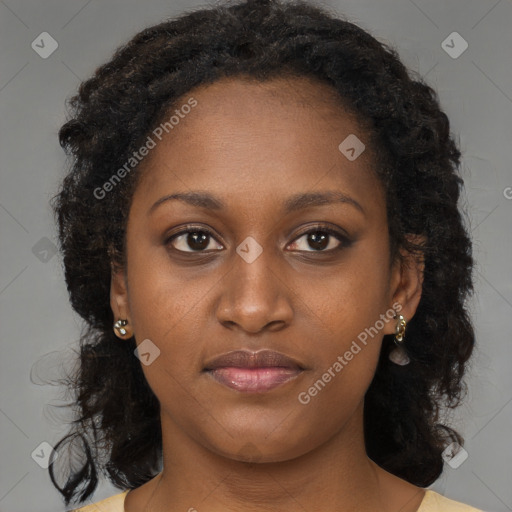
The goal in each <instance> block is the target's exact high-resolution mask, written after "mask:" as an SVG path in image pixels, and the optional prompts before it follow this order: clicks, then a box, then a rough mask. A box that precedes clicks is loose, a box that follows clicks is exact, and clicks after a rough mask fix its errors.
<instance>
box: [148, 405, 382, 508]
mask: <svg viewBox="0 0 512 512" xmlns="http://www.w3.org/2000/svg"><path fill="white" fill-rule="evenodd" d="M161 419H162V437H163V463H164V469H163V471H162V473H161V475H160V477H159V482H158V489H156V490H155V491H156V492H155V493H154V495H153V497H152V498H151V510H155V511H156V510H162V511H163V510H192V511H193V510H194V509H196V510H199V511H201V512H203V511H204V512H206V511H208V512H217V511H221V510H222V511H224V512H226V511H229V512H239V511H244V512H251V511H257V510H258V511H261V509H262V506H263V507H265V508H267V507H266V506H268V508H270V509H271V510H272V511H275V512H281V511H282V512H284V511H289V510H291V509H297V508H298V509H303V510H316V509H317V508H318V504H319V500H320V501H321V504H322V510H323V511H324V512H329V511H333V512H334V511H336V512H340V511H343V512H353V511H356V510H358V511H362V510H384V509H385V508H387V507H383V506H382V500H383V496H382V494H381V492H380V487H381V482H380V479H379V475H378V466H376V464H374V463H373V462H372V461H371V460H370V459H369V458H368V457H367V455H366V451H365V447H364V437H363V404H362V403H361V404H360V407H358V409H357V410H356V412H355V414H354V415H353V416H352V418H351V420H350V421H349V422H348V423H347V424H346V425H345V426H344V427H343V428H342V429H341V430H340V431H339V432H338V433H337V434H336V435H335V436H334V437H333V438H331V439H330V440H329V441H328V442H326V443H324V444H323V445H321V446H319V447H317V448H315V449H313V450H311V451H308V452H307V453H306V454H304V455H302V456H299V457H296V458H294V459H292V460H287V461H284V462H265V463H251V462H240V461H236V460H233V459H231V458H228V457H225V456H221V455H218V454H216V453H214V452H213V451H212V450H209V449H207V448H206V447H204V446H203V445H202V444H200V443H198V442H196V441H195V440H194V439H191V438H190V437H189V436H188V435H187V434H186V433H185V432H183V431H182V430H181V429H180V428H179V427H178V426H177V425H176V424H175V423H174V422H173V421H172V419H171V418H169V417H168V416H166V414H165V413H162V418H161Z"/></svg>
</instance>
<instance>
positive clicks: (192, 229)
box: [165, 225, 352, 254]
mask: <svg viewBox="0 0 512 512" xmlns="http://www.w3.org/2000/svg"><path fill="white" fill-rule="evenodd" d="M188 233H201V234H205V235H208V236H209V237H210V238H213V239H214V240H216V238H215V235H214V234H213V233H212V232H211V231H210V230H208V229H206V228H204V227H199V226H185V229H183V230H182V231H179V232H177V233H174V234H173V235H172V236H170V237H168V238H167V239H166V241H165V245H171V242H173V240H174V239H176V238H178V237H179V236H181V235H186V234H188ZM311 233H325V234H327V235H330V236H332V237H334V238H336V239H337V240H338V241H339V242H340V244H339V245H338V246H337V247H335V248H334V249H328V250H318V251H315V250H311V251H298V252H305V253H317V254H319V253H320V254H322V253H323V254H326V253H327V254H330V253H334V252H336V251H338V250H340V249H342V248H344V247H348V246H349V245H350V244H351V243H352V242H351V240H349V238H348V237H347V236H345V235H344V234H343V233H341V232H339V231H338V230H335V229H333V228H331V227H329V226H322V225H318V226H313V227H312V228H309V229H308V230H307V231H304V232H302V233H300V234H299V235H298V236H297V237H296V238H294V239H293V241H292V242H291V243H295V242H296V241H297V240H300V239H301V238H302V237H303V236H304V235H309V234H311ZM173 250H175V251H177V252H178V253H185V254H201V253H204V254H208V253H210V252H211V251H205V250H202V251H194V250H190V251H182V250H180V249H175V248H174V247H173ZM213 252H218V251H217V250H215V251H213Z"/></svg>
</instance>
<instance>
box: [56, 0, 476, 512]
mask: <svg viewBox="0 0 512 512" xmlns="http://www.w3.org/2000/svg"><path fill="white" fill-rule="evenodd" d="M71 105H72V108H73V111H72V117H71V119H70V120H68V122H66V124H65V125H64V126H63V127H62V128H61V131H60V133H59V136H60V142H61V144H62V146H63V147H64V148H65V149H66V150H67V151H68V153H69V154H70V155H71V158H72V167H71V170H70V172H69V174H68V176H67V177H66V178H65V179H64V181H63V183H62V187H61V189H60V192H59V194H58V195H57V196H56V197H55V198H54V203H53V207H54V209H55V214H56V219H57V222H58V226H59V233H60V240H61V250H62V252H63V255H64V265H65V276H66V281H67V284H68V289H69V292H70V300H71V303H72V305H73V307H74V309H75V310H76V311H77V312H78V313H79V314H80V315H81V316H82V317H83V318H84V319H85V320H86V322H87V326H88V329H87V331H86V332H85V333H84V334H83V337H82V342H81V352H80V359H79V360H80V365H79V367H77V370H76V372H75V374H74V375H73V376H72V378H71V379H70V386H71V388H72V389H73V390H75V392H76V402H77V404H78V407H79V417H77V419H76V421H75V424H74V426H73V429H72V431H71V432H70V433H69V435H68V436H66V438H64V439H63V440H62V441H61V442H60V443H59V444H58V445H57V446H56V450H57V451H58V452H61V453H63V448H64V447H66V446H67V445H70V446H69V448H70V449H72V450H73V454H74V459H73V464H71V462H67V459H66V457H64V456H62V457H59V458H58V460H57V461H56V462H55V463H54V464H52V465H51V466H50V475H51V478H52V481H53V482H54V484H55V485H56V486H57V488H58V489H59V490H60V491H61V493H62V495H63V497H64V499H65V502H66V504H69V503H70V502H71V500H73V499H75V500H77V501H78V502H81V503H82V504H83V502H84V501H85V500H86V499H87V498H88V497H89V496H90V495H91V494H92V493H93V492H94V490H95V488H96V485H97V482H98V475H99V473H104V474H106V475H107V476H108V477H109V478H110V480H111V481H112V482H113V484H114V485H115V486H117V487H119V488H120V489H123V491H124V492H122V493H120V494H117V495H116V496H114V497H112V498H109V499H108V500H103V501H101V502H99V503H97V504H96V505H92V506H85V507H83V508H81V509H80V510H82V511H91V510H96V509H97V508H98V509H100V510H102V511H105V512H106V511H115V512H122V511H125V512H135V511H139V512H140V511H149V510H151V511H171V510H172V511H174V510H189V511H193V510H198V511H208V512H213V511H220V510H223V511H224V510H230V511H252V510H254V511H257V510H258V511H259V510H269V509H270V510H273V511H285V510H286V511H288V510H292V509H293V510H295V509H302V510H311V511H313V510H322V511H343V512H349V511H356V510H357V511H358V512H367V511H376V510H379V511H390V512H391V511H398V510H400V511H401V512H427V511H443V512H447V511H475V510H476V509H475V508H472V507H470V506H468V505H464V504H462V503H458V502H455V501H453V500H450V499H447V498H445V497H443V496H441V495H440V494H438V493H436V492H434V491H431V490H425V489H424V488H425V487H427V486H429V485H430V484H432V483H433V482H434V481H435V480H436V479H437V478H438V477H439V476H440V474H441V472H442V470H443V462H444V460H450V457H453V456H456V453H457V452H458V451H460V450H461V445H462V443H463V439H462V437H461V436H460V435H459V434H458V433H457V432H456V431H454V430H453V429H451V428H450V427H449V426H447V425H443V424H442V417H441V412H440V411H441V408H442V407H443V406H449V407H454V406H456V405H457V404H458V402H459V401H460V399H461V396H462V391H463V389H464V387H463V382H462V377H463V375H464V370H465V366H466V363H467V361H468V359H469V358H470V355H471V352H472V349H473V346H474V333H473V328H472V326H471V322H470V320H469V317H468V314H467V311H466V309H465V307H464V303H465V300H466V298H467V296H468V294H469V293H470V292H471V291H472V277H471V271H472V265H473V260H472V256H471V242H470V240H469V237H468V234H467V231H466V229H465V228H464V226H463V223H462V220H461V214H460V211H459V209H458V198H459V193H460V189H461V187H462V180H461V178H460V177H459V175H458V174H457V168H458V165H459V158H460V152H459V149H458V148H457V146H456V144H455V142H454V140H453V139H452V137H451V135H450V130H449V122H448V119H447V117H446V115H445V114H444V112H443V111H442V110H441V108H440V106H439V103H438V99H437V96H436V94H435V92H434V91H433V90H432V89H431V88H430V87H428V86H427V85H426V84H425V83H423V82H422V81H421V79H420V78H413V77H412V74H411V73H410V72H408V71H407V70H406V69H405V67H404V66H403V64H402V63H401V62H400V61H399V59H398V57H397V54H396V53H395V52H394V51H393V50H392V49H390V48H388V47H387V46H386V45H383V44H381V43H379V42H377V41H376V40H375V39H374V38H373V37H372V36H371V35H369V34H368V33H366V32H365V31H363V30H362V29H360V28H358V27H357V26H355V25H353V24H351V23H349V22H347V21H343V20H340V19H337V18H336V17H334V16H332V15H331V14H330V13H328V12H327V11H326V10H325V9H321V8H319V7H314V6H312V5H309V4H308V3H306V2H294V3H282V2H280V1H271V0H247V1H244V2H242V3H238V4H232V5H229V6H227V5H225V6H216V7H211V8H205V9H202V10H198V11H195V12H189V13H186V14H184V15H182V16H181V17H180V18H177V19H174V20H170V21H166V22H164V23H162V24H159V25H157V26H154V27H150V28H148V29H146V30H144V31H142V32H141V33H139V34H138V35H136V36H135V37H134V38H133V39H132V40H131V41H130V42H129V43H128V44H127V45H126V46H124V47H122V48H120V49H119V50H118V51H117V52H116V54H115V55H114V56H113V58H112V60H111V61H110V62H108V63H106V64H105V65H103V66H102V67H100V68H99V69H98V70H97V71H96V73H95V75H94V76H93V77H92V78H91V79H89V80H87V81H85V82H84V83H83V84H82V85H81V86H80V90H79V92H78V94H77V95H76V96H75V97H74V98H73V99H72V102H71ZM203 253H204V254H203ZM460 453H462V452H460ZM66 464H67V465H66ZM96 507H97V508H96Z"/></svg>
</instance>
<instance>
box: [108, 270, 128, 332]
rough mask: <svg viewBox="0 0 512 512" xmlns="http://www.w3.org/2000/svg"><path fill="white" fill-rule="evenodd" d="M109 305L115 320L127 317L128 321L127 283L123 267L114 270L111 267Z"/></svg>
mask: <svg viewBox="0 0 512 512" xmlns="http://www.w3.org/2000/svg"><path fill="white" fill-rule="evenodd" d="M110 307H111V308H112V313H113V314H114V319H115V320H119V319H127V320H128V322H130V311H129V307H128V285H127V282H126V274H125V271H124V270H123V269H117V270H115V269H114V268H113V267H112V271H111V279H110Z"/></svg>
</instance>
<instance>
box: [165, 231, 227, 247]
mask: <svg viewBox="0 0 512 512" xmlns="http://www.w3.org/2000/svg"><path fill="white" fill-rule="evenodd" d="M214 241H215V238H214V237H213V235H212V233H210V232H209V231H208V230H205V229H204V228H201V229H199V228H197V229H194V228H193V227H192V228H187V229H186V230H183V231H180V232H179V233H175V234H174V235H172V236H171V237H170V238H168V239H167V241H166V245H168V244H170V245H172V246H173V248H174V249H176V250H177V251H180V252H206V251H207V250H212V247H213V250H215V248H217V249H223V247H222V245H220V244H216V243H214ZM212 244H213V245H212ZM187 248H188V249H191V250H188V249H187Z"/></svg>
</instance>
